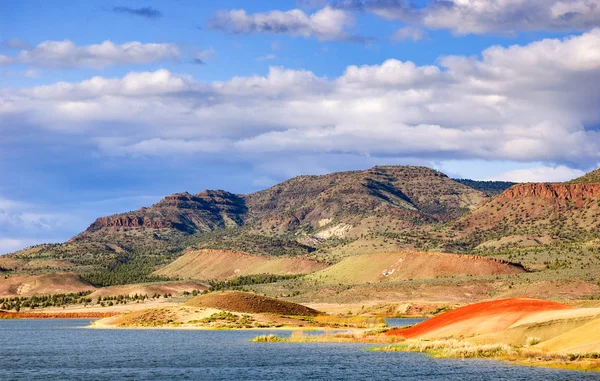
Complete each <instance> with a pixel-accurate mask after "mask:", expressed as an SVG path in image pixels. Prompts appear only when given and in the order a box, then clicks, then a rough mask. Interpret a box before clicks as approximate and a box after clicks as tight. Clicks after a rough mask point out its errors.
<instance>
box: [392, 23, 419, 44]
mask: <svg viewBox="0 0 600 381" xmlns="http://www.w3.org/2000/svg"><path fill="white" fill-rule="evenodd" d="M426 36H427V33H425V31H424V30H423V29H420V28H415V27H412V26H405V27H403V28H400V29H398V30H397V31H395V32H394V34H393V35H392V40H394V41H405V40H412V41H420V40H422V39H424V38H425V37H426Z"/></svg>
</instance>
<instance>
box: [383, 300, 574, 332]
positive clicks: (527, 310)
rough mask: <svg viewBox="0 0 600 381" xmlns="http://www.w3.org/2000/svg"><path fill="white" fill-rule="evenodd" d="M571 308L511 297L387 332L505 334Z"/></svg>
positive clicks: (468, 307) (453, 311) (461, 308)
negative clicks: (543, 315)
mask: <svg viewBox="0 0 600 381" xmlns="http://www.w3.org/2000/svg"><path fill="white" fill-rule="evenodd" d="M571 309H574V308H573V307H571V306H567V305H564V304H560V303H555V302H550V301H546V300H539V299H527V298H511V299H502V300H492V301H487V302H481V303H475V304H471V305H468V306H464V307H460V308H457V309H455V310H452V311H449V312H446V313H443V314H441V315H438V316H435V317H433V318H431V319H429V320H426V321H424V322H422V323H419V324H417V325H415V326H412V327H409V328H397V329H393V330H391V331H389V332H388V334H389V335H398V336H402V337H405V338H444V337H455V338H457V337H469V336H474V335H482V334H489V333H494V332H498V331H504V330H506V329H508V328H510V327H511V326H512V325H513V324H515V323H518V322H519V320H522V319H526V318H528V317H531V316H532V315H535V314H539V313H544V312H550V311H565V310H571Z"/></svg>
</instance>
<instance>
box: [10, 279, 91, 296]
mask: <svg viewBox="0 0 600 381" xmlns="http://www.w3.org/2000/svg"><path fill="white" fill-rule="evenodd" d="M94 289H95V287H93V286H92V285H90V284H88V283H86V282H84V281H83V280H82V279H81V278H79V277H78V276H77V275H76V274H73V273H52V274H45V275H12V276H9V277H8V278H0V297H7V296H9V297H10V296H31V295H48V294H68V293H74V292H80V291H88V290H94Z"/></svg>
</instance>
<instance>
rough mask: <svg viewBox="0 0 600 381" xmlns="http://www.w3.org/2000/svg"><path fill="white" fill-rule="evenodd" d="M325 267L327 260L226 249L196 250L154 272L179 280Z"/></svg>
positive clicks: (292, 273)
mask: <svg viewBox="0 0 600 381" xmlns="http://www.w3.org/2000/svg"><path fill="white" fill-rule="evenodd" d="M327 266H328V265H327V264H326V263H322V262H317V261H315V260H311V259H305V258H297V257H266V256H258V255H249V254H246V253H239V252H234V251H228V250H195V251H189V252H187V253H185V254H184V255H182V256H181V257H179V258H177V259H176V260H175V261H174V262H172V263H170V264H168V265H167V266H165V267H163V268H162V269H160V270H158V271H155V272H154V275H159V276H165V277H169V278H182V279H200V280H213V279H219V280H228V279H233V278H236V277H239V276H246V275H257V274H273V275H296V274H308V273H312V272H315V271H318V270H321V269H323V268H325V267H327Z"/></svg>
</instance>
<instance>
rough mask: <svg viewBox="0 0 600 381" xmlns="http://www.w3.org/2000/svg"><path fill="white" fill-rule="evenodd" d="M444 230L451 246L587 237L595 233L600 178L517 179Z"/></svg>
mask: <svg viewBox="0 0 600 381" xmlns="http://www.w3.org/2000/svg"><path fill="white" fill-rule="evenodd" d="M449 231H450V233H449V234H450V235H455V236H457V237H458V239H456V240H454V242H453V243H454V244H457V246H456V247H455V248H454V249H453V251H468V250H472V249H474V248H476V247H478V246H480V247H481V246H483V247H487V248H488V249H489V248H491V247H499V246H504V247H509V246H512V247H518V246H540V245H548V244H552V243H554V244H558V243H562V244H565V243H569V242H580V243H583V242H586V241H590V240H593V239H595V238H598V237H599V236H600V183H528V184H517V185H514V186H512V187H510V188H509V189H507V190H506V191H504V192H502V193H501V194H500V195H498V196H496V197H494V198H492V199H490V200H489V201H487V202H486V203H483V204H481V205H480V206H479V207H478V208H477V209H476V210H473V211H472V212H470V213H468V214H466V215H465V216H463V217H461V218H459V219H458V220H457V221H456V222H454V223H453V224H452V226H451V227H450V228H449Z"/></svg>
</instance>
